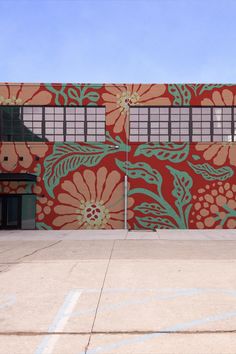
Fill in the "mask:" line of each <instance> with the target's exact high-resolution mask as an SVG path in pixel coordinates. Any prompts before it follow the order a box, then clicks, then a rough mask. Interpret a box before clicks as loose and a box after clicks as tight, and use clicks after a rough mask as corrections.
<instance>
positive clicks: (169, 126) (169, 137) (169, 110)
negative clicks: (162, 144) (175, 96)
mask: <svg viewBox="0 0 236 354" xmlns="http://www.w3.org/2000/svg"><path fill="white" fill-rule="evenodd" d="M168 112H169V114H168V139H169V142H171V107H168Z"/></svg>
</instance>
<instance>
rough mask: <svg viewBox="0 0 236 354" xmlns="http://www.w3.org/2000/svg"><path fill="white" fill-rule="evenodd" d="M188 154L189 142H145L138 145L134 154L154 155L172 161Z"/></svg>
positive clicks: (180, 159)
mask: <svg viewBox="0 0 236 354" xmlns="http://www.w3.org/2000/svg"><path fill="white" fill-rule="evenodd" d="M188 154H189V143H147V144H142V145H139V146H138V148H137V149H136V151H135V154H134V156H139V155H144V156H147V157H151V156H155V157H156V158H157V159H159V160H168V161H171V162H173V163H178V162H182V161H184V160H185V159H186V158H187V156H188Z"/></svg>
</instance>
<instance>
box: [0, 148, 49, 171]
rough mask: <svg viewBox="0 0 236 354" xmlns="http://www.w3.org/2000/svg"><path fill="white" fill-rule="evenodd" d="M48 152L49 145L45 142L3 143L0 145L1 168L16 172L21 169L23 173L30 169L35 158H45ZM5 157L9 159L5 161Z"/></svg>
mask: <svg viewBox="0 0 236 354" xmlns="http://www.w3.org/2000/svg"><path fill="white" fill-rule="evenodd" d="M47 151H48V145H47V144H46V143H43V142H42V143H41V142H40V143H36V142H29V143H24V142H19V143H12V142H2V143H0V166H1V167H2V168H3V169H5V170H6V171H14V170H15V169H17V168H19V167H20V168H21V172H23V171H22V169H27V168H29V167H30V165H31V164H32V162H33V161H34V157H35V156H38V157H44V156H45V154H46V152H47ZM5 157H7V158H8V159H7V160H5V159H4V158H5ZM20 158H21V159H20Z"/></svg>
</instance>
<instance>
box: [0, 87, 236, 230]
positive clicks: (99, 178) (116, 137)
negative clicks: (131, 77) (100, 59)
mask: <svg viewBox="0 0 236 354" xmlns="http://www.w3.org/2000/svg"><path fill="white" fill-rule="evenodd" d="M0 105H1V106H0V136H1V142H0V227H1V228H22V229H34V228H36V229H122V228H124V227H128V228H129V229H175V228H177V229H179V228H180V229H182V228H183V229H185V228H190V229H195V228H199V229H203V228H236V179H235V172H236V143H235V142H234V140H235V139H236V137H235V131H236V126H235V125H236V108H235V107H234V106H236V85H222V84H186V85H183V84H167V85H165V84H101V85H98V84H14V83H2V84H0ZM126 182H127V183H126ZM126 187H127V188H126Z"/></svg>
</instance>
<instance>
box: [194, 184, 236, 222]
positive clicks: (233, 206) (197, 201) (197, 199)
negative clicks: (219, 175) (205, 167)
mask: <svg viewBox="0 0 236 354" xmlns="http://www.w3.org/2000/svg"><path fill="white" fill-rule="evenodd" d="M193 201H194V203H193V208H192V212H191V216H190V224H193V223H195V225H196V227H197V228H198V229H204V228H210V229H211V228H212V229H222V228H228V229H235V228H236V185H235V184H230V183H228V182H225V183H223V182H217V183H215V182H214V183H213V184H212V185H206V186H205V187H204V188H200V189H198V193H197V195H193Z"/></svg>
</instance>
